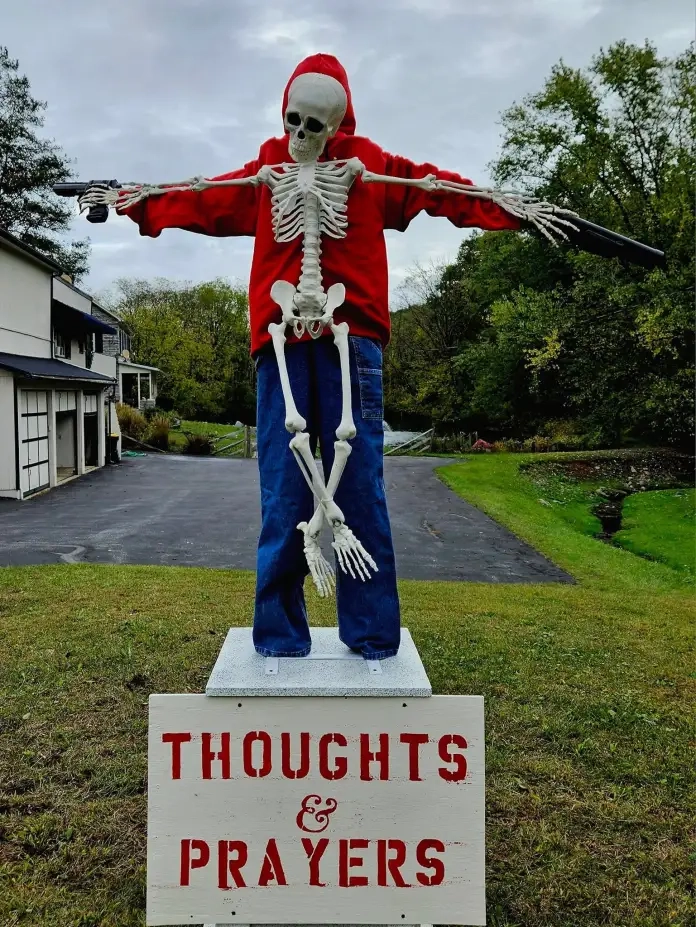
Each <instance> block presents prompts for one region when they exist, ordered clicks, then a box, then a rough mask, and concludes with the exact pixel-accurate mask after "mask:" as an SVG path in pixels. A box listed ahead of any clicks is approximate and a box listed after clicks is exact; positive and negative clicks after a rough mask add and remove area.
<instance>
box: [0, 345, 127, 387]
mask: <svg viewBox="0 0 696 927" xmlns="http://www.w3.org/2000/svg"><path fill="white" fill-rule="evenodd" d="M0 367H3V368H4V369H5V370H11V371H12V372H13V373H21V374H22V376H24V377H29V378H34V377H38V378H40V379H43V380H82V381H83V382H87V381H89V382H90V383H92V382H94V383H113V382H114V379H113V377H106V376H104V374H102V373H95V372H94V371H93V370H87V369H86V368H84V367H76V366H75V365H74V364H66V363H65V361H60V360H55V359H54V358H52V357H28V356H27V355H25V354H5V353H3V352H1V351H0Z"/></svg>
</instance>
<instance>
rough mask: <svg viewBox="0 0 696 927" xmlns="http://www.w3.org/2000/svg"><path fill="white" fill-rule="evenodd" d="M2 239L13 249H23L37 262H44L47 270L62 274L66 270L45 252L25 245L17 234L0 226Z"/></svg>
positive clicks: (0, 237) (23, 251)
mask: <svg viewBox="0 0 696 927" xmlns="http://www.w3.org/2000/svg"><path fill="white" fill-rule="evenodd" d="M0 241H4V242H5V244H7V245H9V246H10V248H11V250H13V251H21V252H22V253H23V254H25V255H26V256H27V257H28V258H31V259H32V260H33V261H35V262H36V263H37V264H42V265H43V266H44V267H45V268H46V269H47V270H50V271H51V273H59V274H62V273H63V272H64V271H63V268H62V267H61V266H60V264H57V263H56V262H55V261H54V260H53V258H50V257H47V256H46V255H45V254H42V253H41V252H40V251H37V250H36V248H32V247H31V245H25V244H24V242H23V241H21V240H20V239H19V238H17V236H16V235H13V234H12V233H11V232H8V231H7V229H5V228H3V227H2V226H0Z"/></svg>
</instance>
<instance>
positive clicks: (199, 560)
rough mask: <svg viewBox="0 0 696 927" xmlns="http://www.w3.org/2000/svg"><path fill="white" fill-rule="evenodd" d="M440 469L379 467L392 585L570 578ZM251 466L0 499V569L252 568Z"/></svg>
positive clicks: (151, 459) (147, 463)
mask: <svg viewBox="0 0 696 927" xmlns="http://www.w3.org/2000/svg"><path fill="white" fill-rule="evenodd" d="M444 462H445V461H442V460H438V459H432V458H431V459H427V458H416V457H398V458H386V459H385V483H386V485H387V495H388V500H389V510H390V514H391V520H392V530H393V533H394V544H395V548H396V557H397V564H398V570H399V575H400V576H401V577H403V578H408V579H441V580H469V581H476V582H490V583H520V582H527V583H529V582H569V581H572V580H571V579H570V577H569V576H568V575H567V574H565V573H564V572H563V571H562V570H559V569H558V568H557V567H556V566H554V565H553V564H552V563H550V562H549V561H548V560H546V559H545V558H544V557H542V556H541V554H539V553H537V552H536V551H535V550H533V549H532V548H531V547H529V546H528V545H526V544H524V543H523V542H522V541H520V540H519V539H518V538H516V537H515V536H514V535H512V534H510V532H509V531H507V530H506V529H505V528H502V527H501V526H500V525H498V524H496V522H494V521H492V520H491V519H490V518H488V517H487V516H486V515H484V514H483V513H482V512H480V511H478V509H475V508H474V507H473V506H471V505H468V504H467V503H466V502H464V501H463V500H462V499H460V498H459V497H458V496H456V495H455V494H454V493H453V492H451V491H450V490H449V489H447V487H446V486H444V484H443V483H441V482H440V481H439V480H438V479H437V478H436V476H435V474H434V473H433V468H434V467H435V466H439V465H441V464H442V463H444ZM258 482H259V479H258V471H257V467H256V461H254V460H231V459H215V458H211V459H208V458H196V457H183V456H182V457H178V456H172V457H158V456H155V455H153V456H148V457H142V458H131V459H126V460H124V461H123V462H122V464H121V465H120V466H119V467H107V468H105V469H103V470H98V471H95V472H93V473H90V474H88V475H87V476H84V477H82V478H80V479H79V480H74V481H73V482H71V483H68V484H66V485H65V486H61V487H59V488H57V489H54V490H52V491H51V492H48V493H45V494H44V495H40V496H36V497H35V498H33V499H29V500H26V501H24V502H13V501H10V500H6V499H0V566H10V565H22V564H37V563H57V562H61V561H63V562H68V563H74V562H87V563H151V564H169V565H180V566H181V565H183V566H207V567H223V568H224V567H236V568H239V569H248V570H253V569H254V568H255V549H256V541H257V537H258V530H259V487H258Z"/></svg>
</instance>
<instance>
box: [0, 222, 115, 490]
mask: <svg viewBox="0 0 696 927" xmlns="http://www.w3.org/2000/svg"><path fill="white" fill-rule="evenodd" d="M93 308H94V304H93V302H92V300H91V298H90V297H89V296H88V295H87V294H85V293H83V292H82V291H81V290H79V289H77V287H74V286H72V284H71V283H70V282H69V278H68V279H66V278H65V277H63V276H62V271H61V268H60V267H59V266H58V265H57V264H56V263H55V262H53V261H52V260H51V259H50V258H47V257H45V256H44V255H42V254H40V253H39V252H38V251H35V250H34V249H33V248H30V247H28V246H27V245H25V244H23V243H22V242H20V241H19V240H18V239H17V238H15V237H14V236H13V235H11V234H10V233H9V232H7V231H5V230H4V229H1V228H0V437H1V438H2V440H0V496H4V497H8V498H11V499H24V498H26V497H27V496H30V495H32V494H33V493H35V492H38V491H39V490H43V489H48V488H49V487H52V486H55V485H57V484H58V483H60V482H62V481H65V480H67V479H72V478H74V477H76V476H80V475H81V474H83V473H85V472H87V471H89V470H92V469H94V468H95V467H102V466H103V465H104V463H105V460H106V455H107V436H109V435H112V434H118V433H119V432H118V420H117V418H116V411H115V400H116V389H117V383H118V366H117V358H116V356H109V355H108V354H106V353H104V347H103V339H104V338H114V337H115V338H118V337H119V329H118V320H116V319H115V317H114V318H113V319H112V320H111V322H109V321H105V320H104V318H101V317H99V315H98V314H97V313H94V312H93Z"/></svg>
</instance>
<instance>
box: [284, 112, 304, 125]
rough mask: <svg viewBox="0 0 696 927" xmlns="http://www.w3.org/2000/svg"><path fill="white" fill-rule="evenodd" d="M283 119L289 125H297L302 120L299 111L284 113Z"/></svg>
mask: <svg viewBox="0 0 696 927" xmlns="http://www.w3.org/2000/svg"><path fill="white" fill-rule="evenodd" d="M285 120H286V122H287V123H288V125H291V126H299V125H300V123H301V122H302V119H301V118H300V114H299V113H286V114H285Z"/></svg>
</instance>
